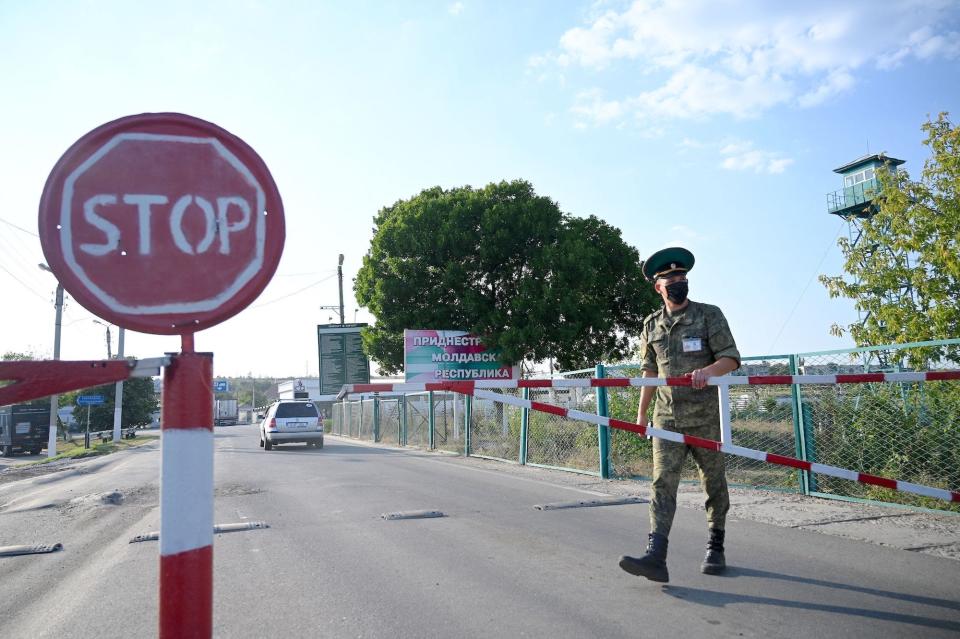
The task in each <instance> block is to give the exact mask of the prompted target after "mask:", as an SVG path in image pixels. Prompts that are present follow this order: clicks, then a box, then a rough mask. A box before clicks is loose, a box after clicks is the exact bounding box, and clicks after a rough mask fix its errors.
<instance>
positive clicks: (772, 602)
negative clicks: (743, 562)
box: [663, 567, 960, 632]
mask: <svg viewBox="0 0 960 639" xmlns="http://www.w3.org/2000/svg"><path fill="white" fill-rule="evenodd" d="M738 577H756V578H758V579H779V580H782V581H790V582H794V583H801V584H807V585H812V586H818V587H823V588H833V589H837V590H846V591H850V592H858V593H863V594H866V595H870V596H874V597H884V598H887V599H897V600H900V601H905V602H910V603H913V604H920V605H926V606H935V607H939V608H946V609H948V610H954V611H956V610H960V602H957V601H951V600H948V599H937V598H934V597H923V596H919V595H911V594H907V593H902V592H891V591H889V590H881V589H878V588H869V587H866V586H857V585H854V584H845V583H838V582H834V581H827V580H824V579H813V578H809V577H800V576H797V575H788V574H782V573H774V572H769V571H766V570H756V569H753V568H738V567H730V568H728V569H727V573H726V574H725V575H724V576H723V578H725V579H735V578H738ZM663 592H664V594H666V595H669V596H671V597H674V598H676V599H682V600H684V601H690V602H692V603H696V604H700V605H704V606H712V607H715V608H723V607H724V606H728V605H732V604H751V605H762V606H780V607H783V608H793V609H799V610H811V611H820V612H829V613H834V614H841V615H851V616H856V617H866V618H870V619H879V620H882V621H888V622H895V623H902V624H908V625H913V626H922V627H927V628H940V629H943V630H953V631H957V632H960V621H949V620H945V619H932V618H929V617H923V616H919V615H910V614H903V613H899V612H893V611H889V610H872V609H867V608H857V607H852V606H841V605H836V604H823V603H812V602H804V601H791V600H789V599H776V598H774V597H762V596H759V595H743V594H736V593H730V592H720V591H715V590H705V589H702V588H690V587H687V586H664V587H663Z"/></svg>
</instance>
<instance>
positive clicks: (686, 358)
mask: <svg viewBox="0 0 960 639" xmlns="http://www.w3.org/2000/svg"><path fill="white" fill-rule="evenodd" d="M640 354H641V357H642V358H643V363H642V364H641V366H640V370H641V371H653V372H654V373H656V374H657V377H680V376H682V375H685V374H687V373H689V372H691V371H693V370H695V369H697V368H703V367H704V366H709V365H710V364H713V363H714V362H715V361H717V360H718V359H720V358H721V357H730V358H732V359H735V360H737V363H738V364H739V363H740V352H739V351H738V350H737V345H736V342H734V340H733V335H732V334H731V333H730V327H729V326H727V320H726V318H725V317H724V316H723V311H721V310H720V309H719V308H717V307H716V306H713V305H711V304H701V303H699V302H694V301H691V302H690V303H689V304H687V307H686V308H684V309H683V310H682V311H680V312H678V313H676V314H674V315H670V314H668V313H667V311H666V308H665V307H661V308H660V310H658V311H656V312H655V313H652V314H650V315H649V316H647V318H646V319H644V321H643V335H642V336H641V341H640ZM719 411H720V401H719V397H718V394H717V388H716V387H715V386H707V387H706V388H703V389H702V390H695V389H693V388H690V387H684V386H673V387H671V386H658V387H657V393H656V407H655V408H654V415H653V423H654V425H656V426H660V427H663V428H668V429H671V430H674V429H677V430H682V429H684V428H690V427H694V426H698V425H704V424H710V423H719V421H720V412H719Z"/></svg>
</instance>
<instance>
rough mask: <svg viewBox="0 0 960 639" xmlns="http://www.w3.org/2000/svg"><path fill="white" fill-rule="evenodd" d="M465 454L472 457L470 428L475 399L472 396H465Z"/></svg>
mask: <svg viewBox="0 0 960 639" xmlns="http://www.w3.org/2000/svg"><path fill="white" fill-rule="evenodd" d="M463 406H464V408H463V454H464V456H465V457H469V456H470V430H471V428H470V426H471V423H472V421H473V420H472V419H471V417H472V415H473V397H472V396H471V395H464V396H463Z"/></svg>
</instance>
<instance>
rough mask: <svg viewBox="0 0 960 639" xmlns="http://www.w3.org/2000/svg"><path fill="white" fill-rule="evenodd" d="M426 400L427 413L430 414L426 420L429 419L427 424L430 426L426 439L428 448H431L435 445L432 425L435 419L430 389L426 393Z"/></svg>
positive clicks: (434, 424) (434, 423)
mask: <svg viewBox="0 0 960 639" xmlns="http://www.w3.org/2000/svg"><path fill="white" fill-rule="evenodd" d="M427 400H428V401H429V403H430V409H429V410H428V411H427V413H428V414H429V415H430V417H429V420H428V421H429V424H428V426H429V427H430V434H429V438H428V441H429V444H430V450H433V449H434V448H435V446H436V433H435V431H434V427H435V426H436V419H435V417H436V411H435V410H434V407H433V391H430V392H429V393H427Z"/></svg>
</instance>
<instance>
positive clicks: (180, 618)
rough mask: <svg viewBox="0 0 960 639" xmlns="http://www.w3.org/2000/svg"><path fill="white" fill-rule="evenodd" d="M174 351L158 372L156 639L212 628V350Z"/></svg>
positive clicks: (186, 341) (187, 340)
mask: <svg viewBox="0 0 960 639" xmlns="http://www.w3.org/2000/svg"><path fill="white" fill-rule="evenodd" d="M182 350H183V352H182V353H180V354H179V355H174V356H173V357H172V358H171V361H170V365H169V366H168V367H166V368H164V371H163V419H162V422H161V426H160V427H161V434H162V438H161V447H160V449H161V466H160V628H159V630H160V637H161V639H172V638H173V637H185V636H190V637H210V636H212V634H213V354H212V353H196V352H194V351H193V336H192V335H184V336H183V348H182Z"/></svg>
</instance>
